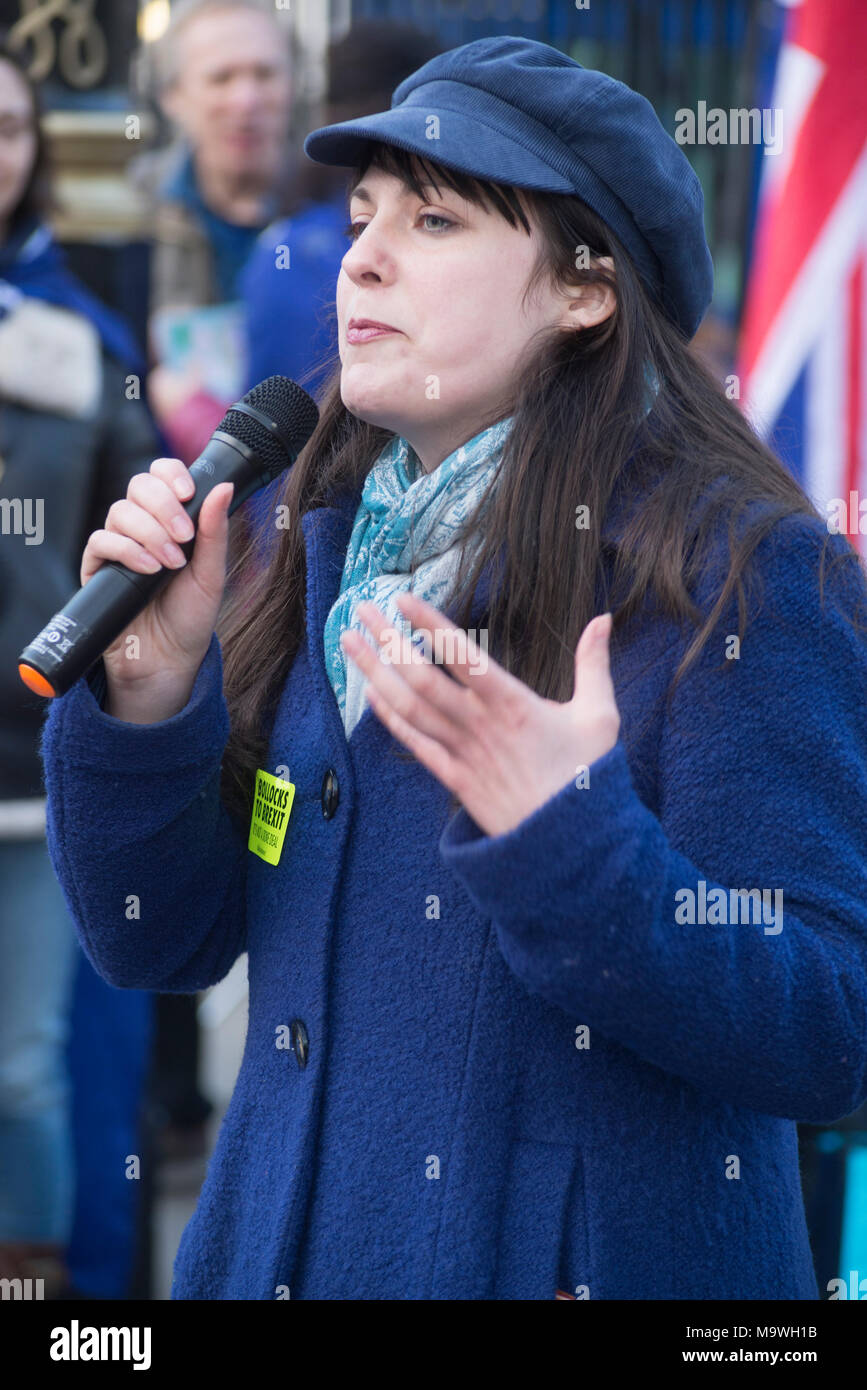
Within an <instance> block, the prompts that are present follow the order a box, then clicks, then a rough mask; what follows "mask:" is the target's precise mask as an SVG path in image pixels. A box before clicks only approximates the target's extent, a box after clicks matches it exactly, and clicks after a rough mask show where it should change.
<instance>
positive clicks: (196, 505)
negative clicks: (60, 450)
mask: <svg viewBox="0 0 867 1390" xmlns="http://www.w3.org/2000/svg"><path fill="white" fill-rule="evenodd" d="M318 420H319V410H318V408H317V406H316V402H315V401H314V400H313V399H312V398H311V397H310V396H308V394H307V392H306V391H304V390H302V388H301V387H300V386H299V385H298V384H297V383H296V382H294V381H290V379H289V378H288V377H285V376H269V377H268V378H267V380H265V381H260V382H259V385H258V386H254V387H253V390H252V391H248V392H247V394H246V396H245V397H244V399H243V400H241V401H237V402H236V404H235V405H233V406H232V407H231V408H230V409H229V410H228V411H227V412H226V414H225V415H224V416H223V419H222V420H221V421H220V424H219V426H218V428H217V429H216V430H215V431H214V433H213V434H212V435H211V438H210V440H209V442H208V444H207V445H206V446H205V448H204V450H203V452H202V453H201V454H200V455H199V457H198V458H197V459H196V461H195V463H194V464H192V465H191V467H190V473H191V474H192V476H193V478H194V480H195V484H196V491H195V493H194V495H193V497H192V498H191V499H190V501H188V502H185V503H184V504H183V507H184V511H185V512H186V513H187V515H188V516H190V517H191V518H192V520H193V521H194V522H195V521H196V519H197V517H198V515H199V511H200V509H201V506H202V503H203V501H204V500H205V498H206V497H207V495H208V493H209V492H211V491H212V490H213V489H214V488H215V487H216V486H217V485H218V484H219V483H234V484H235V491H234V492H233V494H232V501H231V504H230V507H229V512H230V514H231V513H232V512H233V511H234V510H235V508H236V507H240V505H241V503H242V502H245V501H246V500H247V498H248V497H249V496H250V495H251V494H252V493H254V492H257V491H258V489H259V488H261V487H266V486H267V485H268V483H270V482H272V481H273V480H274V478H276V477H278V475H279V474H280V473H282V472H283V470H284V469H285V468H288V467H289V465H290V464H292V463H294V462H295V460H296V458H297V457H298V455H299V454H300V453H301V450H302V449H303V448H304V446H305V444H306V443H307V441H308V439H309V438H310V436H311V435H312V433H313V431H314V430H315V428H316V425H317V423H318ZM195 539H196V538H195V536H193V537H192V539H191V540H189V541H185V542H184V544H183V545H182V546H181V550H182V551H183V552H184V554H185V555H186V557H187V559H188V560H189V558H190V555H191V554H192V551H193V546H194V544H195ZM180 572H181V571H180V570H175V569H169V568H165V567H164V568H163V569H160V570H157V571H156V573H154V574H140V573H138V572H137V571H136V570H131V569H129V568H128V567H127V566H126V565H123V564H121V563H120V561H119V560H108V561H106V562H104V563H103V565H102V566H101V568H100V569H98V570H97V571H96V573H95V574H92V575H91V576H90V579H89V580H88V581H87V583H86V584H85V585H83V586H82V588H80V589H79V590H78V593H77V594H75V595H73V597H72V598H71V599H70V600H69V602H68V603H67V605H66V607H65V608H62V609H61V611H60V612H59V613H56V614H55V615H54V617H53V618H52V619H51V621H50V622H49V623H47V624H46V626H45V627H44V628H43V629H42V631H41V632H40V633H39V635H38V637H34V639H33V641H32V642H31V643H30V645H29V646H28V647H25V649H24V651H23V652H22V653H21V655H20V657H19V658H18V674H19V675H20V677H21V679H22V681H23V682H24V684H25V685H26V686H27V687H28V689H30V690H32V691H34V692H35V693H36V694H37V695H45V696H48V697H52V696H56V695H63V694H65V692H66V691H67V690H69V688H70V687H71V686H72V685H74V684H75V682H76V681H77V680H78V679H79V677H80V676H82V675H84V674H85V673H86V672H87V671H89V670H90V668H91V666H93V665H94V663H95V662H96V661H98V660H99V658H100V657H101V655H102V653H103V652H104V651H105V649H106V648H107V647H110V646H111V644H112V642H113V641H114V640H115V638H116V637H118V636H119V634H120V633H121V632H123V630H124V628H125V627H127V626H128V625H129V624H130V623H131V622H132V620H133V619H134V618H135V617H136V616H137V614H139V613H141V611H142V609H144V608H146V607H147V605H148V604H149V603H150V602H151V600H152V599H153V598H154V597H155V596H156V594H158V593H159V591H160V590H161V589H162V588H163V587H164V586H165V585H166V584H167V583H168V582H169V580H170V579H171V578H172V577H173V576H174V575H175V574H179V573H180Z"/></svg>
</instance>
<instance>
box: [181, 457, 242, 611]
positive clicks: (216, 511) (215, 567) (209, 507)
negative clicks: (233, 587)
mask: <svg viewBox="0 0 867 1390" xmlns="http://www.w3.org/2000/svg"><path fill="white" fill-rule="evenodd" d="M234 491H235V484H234V483H218V484H217V486H216V487H215V488H214V489H213V490H212V491H211V492H209V493H208V495H207V497H206V498H205V500H204V502H203V503H202V509H201V511H200V512H199V519H198V523H197V525H196V543H195V546H194V547H193V558H192V562H191V569H192V571H193V574H194V576H195V578H196V580H197V582H198V583H199V584H200V585H201V586H202V588H203V589H204V590H205V592H206V593H209V594H222V592H223V587H224V585H225V583H226V550H227V547H228V543H229V506H230V504H231V499H232V494H233V493H234Z"/></svg>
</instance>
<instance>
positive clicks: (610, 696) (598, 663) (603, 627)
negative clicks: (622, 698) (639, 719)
mask: <svg viewBox="0 0 867 1390" xmlns="http://www.w3.org/2000/svg"><path fill="white" fill-rule="evenodd" d="M612 621H613V620H612V617H611V614H610V613H603V614H602V615H601V616H600V617H597V618H594V619H593V620H592V622H589V623H588V624H587V626H586V627H585V629H584V631H583V632H582V633H581V638H580V641H579V643H578V646H577V647H576V649H575V697H576V698H577V699H578V700H580V702H581V703H582V705H587V706H590V707H597V708H599V707H604V706H605V705H608V704H615V705H616V699H615V695H614V682H613V680H612V679H611V662H610V658H609V652H608V643H609V638H610V636H611V626H612Z"/></svg>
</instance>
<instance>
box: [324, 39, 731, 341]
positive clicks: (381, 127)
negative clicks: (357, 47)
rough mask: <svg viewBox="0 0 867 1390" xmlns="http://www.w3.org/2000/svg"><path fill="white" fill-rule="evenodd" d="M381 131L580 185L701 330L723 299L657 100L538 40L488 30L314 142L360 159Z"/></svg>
mask: <svg viewBox="0 0 867 1390" xmlns="http://www.w3.org/2000/svg"><path fill="white" fill-rule="evenodd" d="M431 116H437V117H438V118H439V119H438V127H439V128H438V132H437V135H438V138H436V139H432V138H431V137H430V134H429V131H430V130H431V129H432V128H433V129H435V127H432V126H431V123H430V120H429V118H430V117H431ZM370 140H382V141H384V142H385V143H386V144H390V145H398V146H399V147H400V148H401V149H404V150H411V151H413V152H414V153H416V154H419V155H422V156H423V157H425V158H427V159H430V160H432V161H434V162H436V163H439V164H443V165H446V166H447V167H449V168H451V169H459V170H462V171H463V172H464V173H467V174H474V175H476V176H477V177H478V178H482V179H488V180H491V181H493V182H496V183H502V184H514V185H516V186H517V187H519V188H535V189H540V190H542V191H544V192H548V193H567V194H569V193H571V194H577V195H578V197H580V198H583V200H584V202H585V203H587V204H588V205H589V206H590V207H591V208H593V210H594V211H595V212H597V213H598V214H599V216H600V217H601V218H602V219H603V220H604V221H605V222H606V223H607V224H608V226H609V227H610V228H611V230H612V231H613V232H614V233H615V235H616V236H618V237H619V238H620V241H621V242H622V243H623V245H624V246H625V247H626V249H627V251H628V252H629V253H630V255H631V256H632V259H633V261H634V262H635V266H636V269H637V271H638V273H639V275H640V276H641V278H642V280H643V282H644V284H645V285H646V286H647V288H648V289H649V291H650V293H651V295H652V296H653V297H654V298H655V299H656V301H657V303H658V304H660V305H661V307H662V309H663V311H664V312H665V313H666V314H667V316H668V317H669V318H670V319H671V320H672V321H673V322H674V323H675V324H677V326H678V327H679V328H680V329H681V330H682V332H683V333H685V334H686V336H687V338H692V337H693V335H694V334H695V331H696V329H697V328H698V326H699V324H700V323H701V320H702V317H703V316H704V313H705V310H706V309H707V307H708V305H709V304H710V301H711V297H712V295H713V262H712V261H711V256H710V251H709V249H708V245H707V241H706V239H705V234H704V197H703V194H702V189H701V184H700V183H699V180H698V176H697V175H696V173H695V172H694V170H693V168H692V166H691V165H690V163H689V160H688V159H687V158H686V155H685V154H684V153H683V150H682V149H681V148H680V146H679V145H678V144H677V143H676V142H675V141H674V140H673V139H672V137H671V136H670V135H669V134H668V133H667V132H666V131H665V130H664V129H663V127H662V125H661V123H660V121H659V119H658V117H657V115H656V112H655V111H654V109H653V107H652V106H651V104H650V102H649V101H648V100H647V99H646V98H645V97H643V96H640V95H639V93H638V92H634V91H633V90H632V88H631V87H627V86H626V84H625V83H623V82H618V81H617V80H616V79H615V78H613V77H609V76H608V75H607V74H606V73H604V72H596V71H594V70H593V69H592V68H585V67H582V65H581V64H580V63H576V62H575V60H574V59H572V58H569V57H567V55H566V54H565V53H561V52H560V51H559V49H556V48H551V47H550V46H549V45H548V44H544V43H537V42H536V41H535V40H534V39H525V38H518V37H514V36H512V35H504V36H501V37H498V38H486V39H477V40H476V41H475V42H473V43H467V44H463V45H462V46H461V47H460V48H453V49H450V50H449V51H448V52H447V53H440V54H438V55H437V57H435V58H432V59H431V60H430V62H428V63H425V64H424V65H423V66H422V67H420V68H419V69H418V71H417V72H414V73H412V74H411V76H409V77H407V78H405V79H404V81H403V82H401V83H400V85H399V86H398V87H396V88H395V90H394V92H393V94H392V98H391V109H390V110H389V111H382V112H379V113H377V114H376V115H372V116H361V117H359V118H358V120H352V121H341V122H340V123H339V124H338V125H329V126H322V127H321V128H320V129H319V130H314V131H311V133H310V134H309V135H308V136H307V139H306V140H305V142H304V151H305V153H306V154H307V155H308V156H309V158H310V159H312V160H314V161H315V162H316V163H318V164H338V165H347V166H354V165H356V164H358V163H360V161H361V158H362V156H363V154H364V145H365V143H366V142H367V141H370Z"/></svg>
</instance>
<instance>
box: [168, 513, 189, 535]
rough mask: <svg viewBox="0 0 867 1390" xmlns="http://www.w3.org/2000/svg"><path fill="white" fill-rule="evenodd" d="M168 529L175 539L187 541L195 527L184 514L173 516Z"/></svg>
mask: <svg viewBox="0 0 867 1390" xmlns="http://www.w3.org/2000/svg"><path fill="white" fill-rule="evenodd" d="M169 529H170V530H171V533H172V535H173V536H174V538H175V540H176V541H188V540H191V539H192V537H193V535H194V534H195V529H196V528H195V527H194V525H193V523H192V521H191V520H190V518H189V517H188V516H186V515H184V516H173V517H172V520H171V526H170V528H169Z"/></svg>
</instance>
